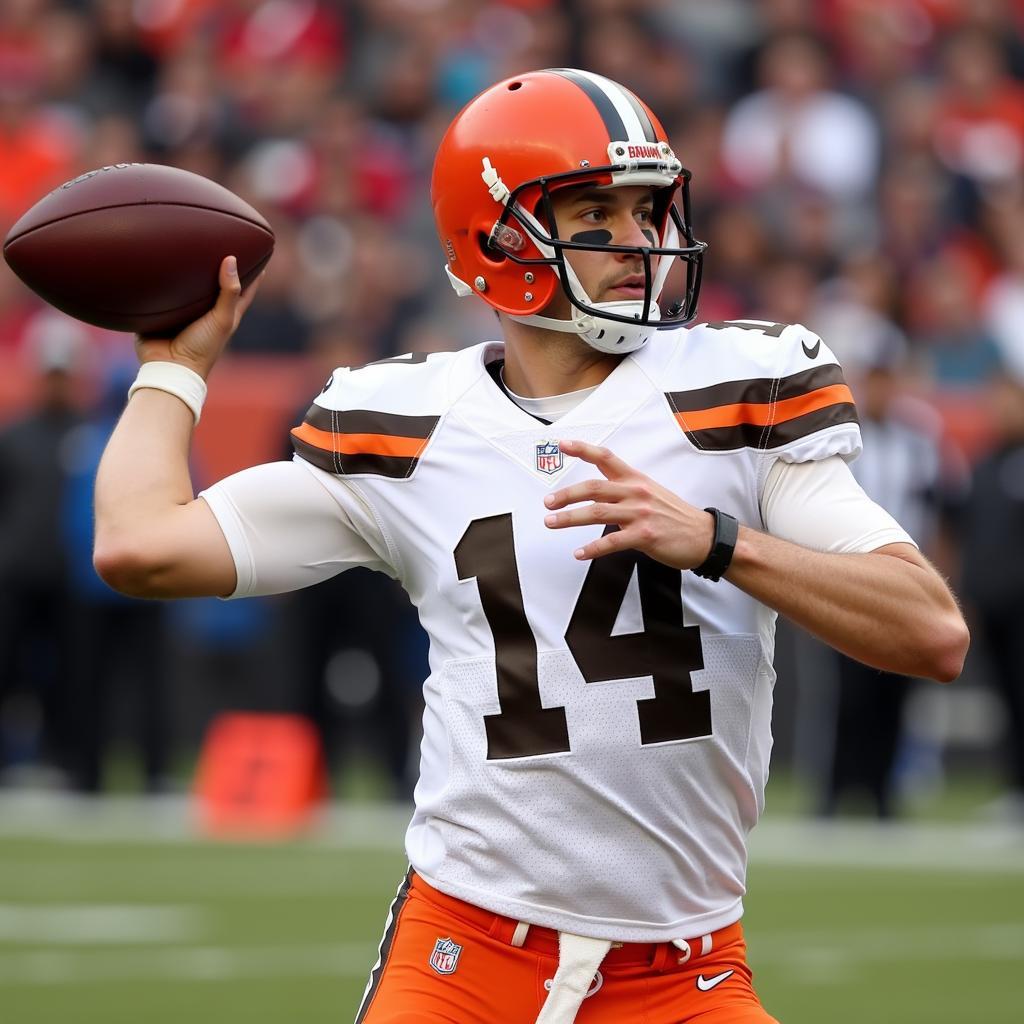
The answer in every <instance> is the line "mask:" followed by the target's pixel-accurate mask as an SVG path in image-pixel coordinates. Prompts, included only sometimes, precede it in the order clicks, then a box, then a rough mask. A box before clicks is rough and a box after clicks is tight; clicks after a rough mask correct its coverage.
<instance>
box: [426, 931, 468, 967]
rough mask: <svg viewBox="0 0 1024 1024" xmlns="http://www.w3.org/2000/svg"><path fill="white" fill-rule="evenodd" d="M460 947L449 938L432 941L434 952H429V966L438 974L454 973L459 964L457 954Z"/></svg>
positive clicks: (460, 950) (459, 951)
mask: <svg viewBox="0 0 1024 1024" xmlns="http://www.w3.org/2000/svg"><path fill="white" fill-rule="evenodd" d="M461 952H462V947H461V946H460V945H459V944H458V943H457V942H452V940H451V939H438V940H437V942H435V943H434V952H433V953H431V954H430V966H431V967H433V968H434V970H435V971H437V973H438V974H454V973H455V968H456V967H458V966H459V954H460V953H461Z"/></svg>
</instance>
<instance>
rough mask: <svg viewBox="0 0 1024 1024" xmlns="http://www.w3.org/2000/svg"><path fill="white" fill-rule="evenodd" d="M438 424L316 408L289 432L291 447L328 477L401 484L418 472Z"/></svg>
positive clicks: (369, 412) (426, 419)
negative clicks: (368, 478)
mask: <svg viewBox="0 0 1024 1024" xmlns="http://www.w3.org/2000/svg"><path fill="white" fill-rule="evenodd" d="M439 419H440V417H438V416H402V415H399V414H398V413H382V412H374V411H372V410H368V409H351V410H345V411H334V410H331V409H325V408H324V407H323V406H320V405H314V406H312V407H311V408H310V410H309V411H308V412H307V413H306V419H305V422H304V423H302V424H300V425H299V426H297V427H295V428H294V429H293V430H292V432H291V434H292V446H293V447H294V448H295V451H296V452H297V453H298V454H299V455H301V456H302V458H304V459H305V460H306V461H307V462H311V463H312V464H313V465H314V466H316V467H317V468H318V469H322V470H325V471H326V472H328V473H338V474H345V475H351V474H356V473H365V474H370V475H373V476H387V477H392V478H395V479H401V478H404V477H407V476H409V475H410V474H411V473H412V471H413V470H414V469H415V468H416V464H417V463H418V462H419V457H420V455H421V454H422V452H423V449H424V448H426V446H427V442H428V441H429V440H430V435H431V433H432V432H433V430H434V428H435V427H436V426H437V423H438V420H439Z"/></svg>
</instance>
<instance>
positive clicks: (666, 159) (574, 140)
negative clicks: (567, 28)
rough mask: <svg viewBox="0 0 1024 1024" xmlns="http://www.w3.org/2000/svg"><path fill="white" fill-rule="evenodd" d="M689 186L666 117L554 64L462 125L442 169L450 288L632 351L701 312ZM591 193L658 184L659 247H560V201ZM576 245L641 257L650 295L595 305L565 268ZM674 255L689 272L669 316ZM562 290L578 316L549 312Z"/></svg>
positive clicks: (437, 176) (440, 212) (471, 111)
mask: <svg viewBox="0 0 1024 1024" xmlns="http://www.w3.org/2000/svg"><path fill="white" fill-rule="evenodd" d="M689 180H690V172H689V171H687V170H686V169H685V168H684V167H683V166H682V164H681V163H680V162H679V160H678V159H677V158H676V155H675V153H673V152H672V147H671V146H670V145H669V143H668V140H667V139H666V137H665V129H664V128H663V127H662V125H661V123H660V122H659V121H658V119H657V118H656V117H655V116H654V114H653V113H652V112H651V111H650V110H649V109H648V107H647V106H646V105H645V104H644V103H643V102H642V101H641V100H639V99H638V98H637V97H636V96H634V95H633V93H631V92H630V91H629V90H628V89H625V88H623V87H622V86H621V85H618V84H617V83H615V82H613V81H611V80H610V79H607V78H604V77H602V76H601V75H596V74H593V73H592V72H588V71H578V70H573V69H569V68H552V69H548V70H546V71H533V72H530V73H529V74H524V75H517V76H516V77H514V78H509V79H507V80H506V81H504V82H499V83H498V84H497V85H494V86H492V87H491V88H489V89H487V90H486V91H484V92H482V93H481V94H480V95H479V96H477V97H476V98H475V99H473V100H471V101H470V102H469V103H468V104H467V105H466V106H465V107H464V108H463V110H462V111H461V112H460V113H459V114H458V115H457V116H456V118H455V120H454V121H453V122H452V124H451V126H450V127H449V129H448V131H447V133H446V134H445V136H444V138H443V139H442V141H441V144H440V146H439V147H438V150H437V156H436V158H435V160H434V173H433V177H432V180H431V198H432V201H433V204H434V217H435V219H436V222H437V231H438V235H439V236H440V239H441V244H442V245H443V246H444V250H445V254H446V256H447V264H446V267H445V269H446V272H447V274H448V278H449V280H450V281H451V283H452V286H453V287H454V288H455V290H456V292H458V294H459V295H479V296H480V298H482V299H483V300H484V301H485V302H487V303H488V304H489V305H491V306H492V307H494V308H495V309H497V310H500V311H501V312H503V313H507V314H508V315H510V316H511V317H513V318H515V319H516V320H519V321H521V322H524V323H530V324H535V325H538V326H541V327H547V328H548V329H552V330H559V331H567V332H571V333H576V334H579V335H580V336H581V337H582V338H584V340H586V341H587V342H588V343H589V344H591V345H593V346H594V347H595V348H597V349H600V350H601V351H604V352H630V351H632V350H634V349H636V348H639V347H640V346H641V345H643V344H644V343H645V342H646V341H647V339H648V338H649V337H650V335H651V333H652V331H653V330H655V329H661V328H668V327H675V326H678V325H680V324H684V323H686V322H687V321H688V320H691V319H692V318H693V316H694V315H695V313H696V309H697V295H698V292H699V290H700V274H701V261H702V255H703V252H704V249H705V248H706V244H705V243H704V242H700V241H697V240H695V239H694V237H693V229H692V227H691V225H690V198H689ZM581 185H596V186H599V187H601V186H607V187H613V186H621V185H646V186H650V187H652V189H653V191H654V200H655V201H654V211H653V212H654V221H655V226H656V230H657V233H658V234H657V243H658V244H657V245H651V246H623V245H610V244H608V245H603V244H600V243H598V242H593V241H573V240H571V239H565V238H560V237H559V236H558V230H557V225H556V222H555V217H554V211H553V207H552V204H551V196H552V195H553V194H554V193H555V192H556V191H557V190H559V189H563V188H568V187H574V186H581ZM680 243H683V244H680ZM578 249H585V250H589V251H603V252H618V253H623V252H628V253H634V254H636V255H638V256H640V257H641V258H642V260H643V267H644V280H645V288H644V299H643V300H642V301H640V300H628V301H622V302H594V301H592V300H591V299H590V297H589V296H588V295H587V294H586V292H585V291H584V289H583V287H582V285H581V284H580V282H579V279H578V278H577V276H576V274H575V273H574V272H573V269H572V267H571V266H570V265H569V263H568V262H567V260H566V259H565V253H566V251H572V250H578ZM676 259H680V260H683V261H684V262H685V264H686V292H685V295H683V296H682V297H681V298H680V299H679V300H678V301H675V302H674V303H673V304H672V305H671V307H670V308H669V309H668V311H667V312H666V313H664V314H663V313H662V311H661V308H660V306H659V304H658V299H659V298H660V296H661V291H662V289H663V287H664V284H665V279H666V278H667V276H668V272H669V270H670V268H671V267H672V265H673V264H674V262H675V260H676ZM558 287H561V288H562V290H563V291H564V292H565V294H566V295H567V296H568V298H569V301H570V303H571V310H572V312H571V317H572V319H570V320H559V319H554V318H552V317H547V316H543V315H542V314H541V311H542V310H543V309H544V308H545V307H546V306H547V305H548V303H549V302H550V301H551V299H552V297H553V296H554V294H555V289H556V288H558Z"/></svg>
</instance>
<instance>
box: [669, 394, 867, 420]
mask: <svg viewBox="0 0 1024 1024" xmlns="http://www.w3.org/2000/svg"><path fill="white" fill-rule="evenodd" d="M841 404H849V405H853V395H852V394H851V393H850V389H849V388H848V387H847V386H846V385H845V384H830V385H829V386H828V387H824V388H818V389H817V390H816V391H809V392H808V393H807V394H806V395H797V396H796V397H795V398H784V399H782V401H781V402H776V403H775V404H774V406H773V405H772V404H771V403H770V402H740V403H738V404H736V405H719V406H716V407H715V408H714V409H697V410H695V411H693V412H686V413H682V412H677V413H676V419H677V420H678V421H679V425H680V426H681V427H682V428H683V429H684V430H690V431H693V430H714V429H715V428H716V427H737V426H739V425H740V424H742V423H749V424H751V425H753V426H757V427H763V426H766V425H767V424H768V423H785V422H786V420H792V419H795V418H796V417H797V416H805V415H806V414H807V413H809V412H816V411H817V410H818V409H824V408H826V407H827V406H829V405H841ZM773 409H774V412H773Z"/></svg>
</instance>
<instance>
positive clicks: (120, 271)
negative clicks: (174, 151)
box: [4, 164, 274, 334]
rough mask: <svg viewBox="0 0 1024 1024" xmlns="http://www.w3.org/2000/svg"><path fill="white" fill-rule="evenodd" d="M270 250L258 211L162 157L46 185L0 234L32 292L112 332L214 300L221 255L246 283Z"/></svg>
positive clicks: (157, 326)
mask: <svg viewBox="0 0 1024 1024" xmlns="http://www.w3.org/2000/svg"><path fill="white" fill-rule="evenodd" d="M273 251H274V233H273V231H272V230H271V228H270V225H269V224H268V223H267V222H266V220H264V218H263V217H262V216H261V215H260V214H259V213H258V212H257V211H256V210H254V209H253V208H252V207H251V206H250V205H249V204H248V203H246V202H244V201H243V200H241V199H239V198H238V196H236V195H235V194H234V193H232V192H230V191H228V189H226V188H224V186H223V185H218V184H217V183H216V182H213V181H210V180H209V179H208V178H203V177H201V176H200V175H198V174H193V173H192V172H191V171H183V170H181V169H180V168H177V167H164V166H162V165H160V164H114V165H112V166H109V167H100V168H98V169H97V170H95V171H89V172H88V173H86V174H81V175H79V176H78V177H77V178H74V179H72V180H71V181H68V182H65V183H64V184H63V185H61V186H60V187H59V188H56V189H54V190H53V191H52V192H51V193H50V194H49V195H47V196H44V197H43V198H42V199H40V200H39V202H38V203H36V205H35V206H33V207H32V209H31V210H29V211H28V213H26V214H25V215H24V216H23V217H22V218H21V219H20V220H19V221H18V222H17V223H16V224H15V225H14V227H12V228H11V230H10V231H9V232H8V234H7V238H6V239H5V241H4V257H5V258H6V260H7V262H8V263H9V264H10V266H11V269H12V270H13V271H14V272H15V273H16V274H17V275H18V277H20V278H21V279H22V281H24V282H25V284H27V285H28V286H29V288H31V289H32V290H33V291H34V292H35V293H36V294H37V295H39V296H40V297H41V298H43V299H45V300H46V301H47V302H49V303H50V304H51V305H53V306H56V307H57V308H58V309H60V310H63V311H64V312H65V313H68V314H69V315H70V316H73V317H76V318H77V319H79V320H84V321H85V322H86V323H90V324H96V325H97V326H99V327H108V328H110V329H112V330H115V331H135V332H137V333H140V334H154V333H167V334H170V333H171V332H174V331H175V330H176V329H178V328H180V327H183V326H184V325H185V324H187V323H190V322H191V321H192V320H195V319H196V318H197V317H198V316H201V315H202V314H203V313H205V312H206V311H207V310H208V309H209V308H210V307H211V306H212V305H213V304H214V302H215V301H216V299H217V293H218V285H217V273H218V269H219V267H220V263H221V260H223V258H224V257H225V256H235V257H237V259H238V273H239V276H240V277H241V280H242V287H243V288H245V286H246V285H248V284H249V283H250V282H251V281H253V280H254V279H255V278H256V277H257V275H258V274H259V273H260V271H261V270H262V269H263V267H264V266H265V265H266V263H267V260H269V259H270V256H271V253H272V252H273Z"/></svg>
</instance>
